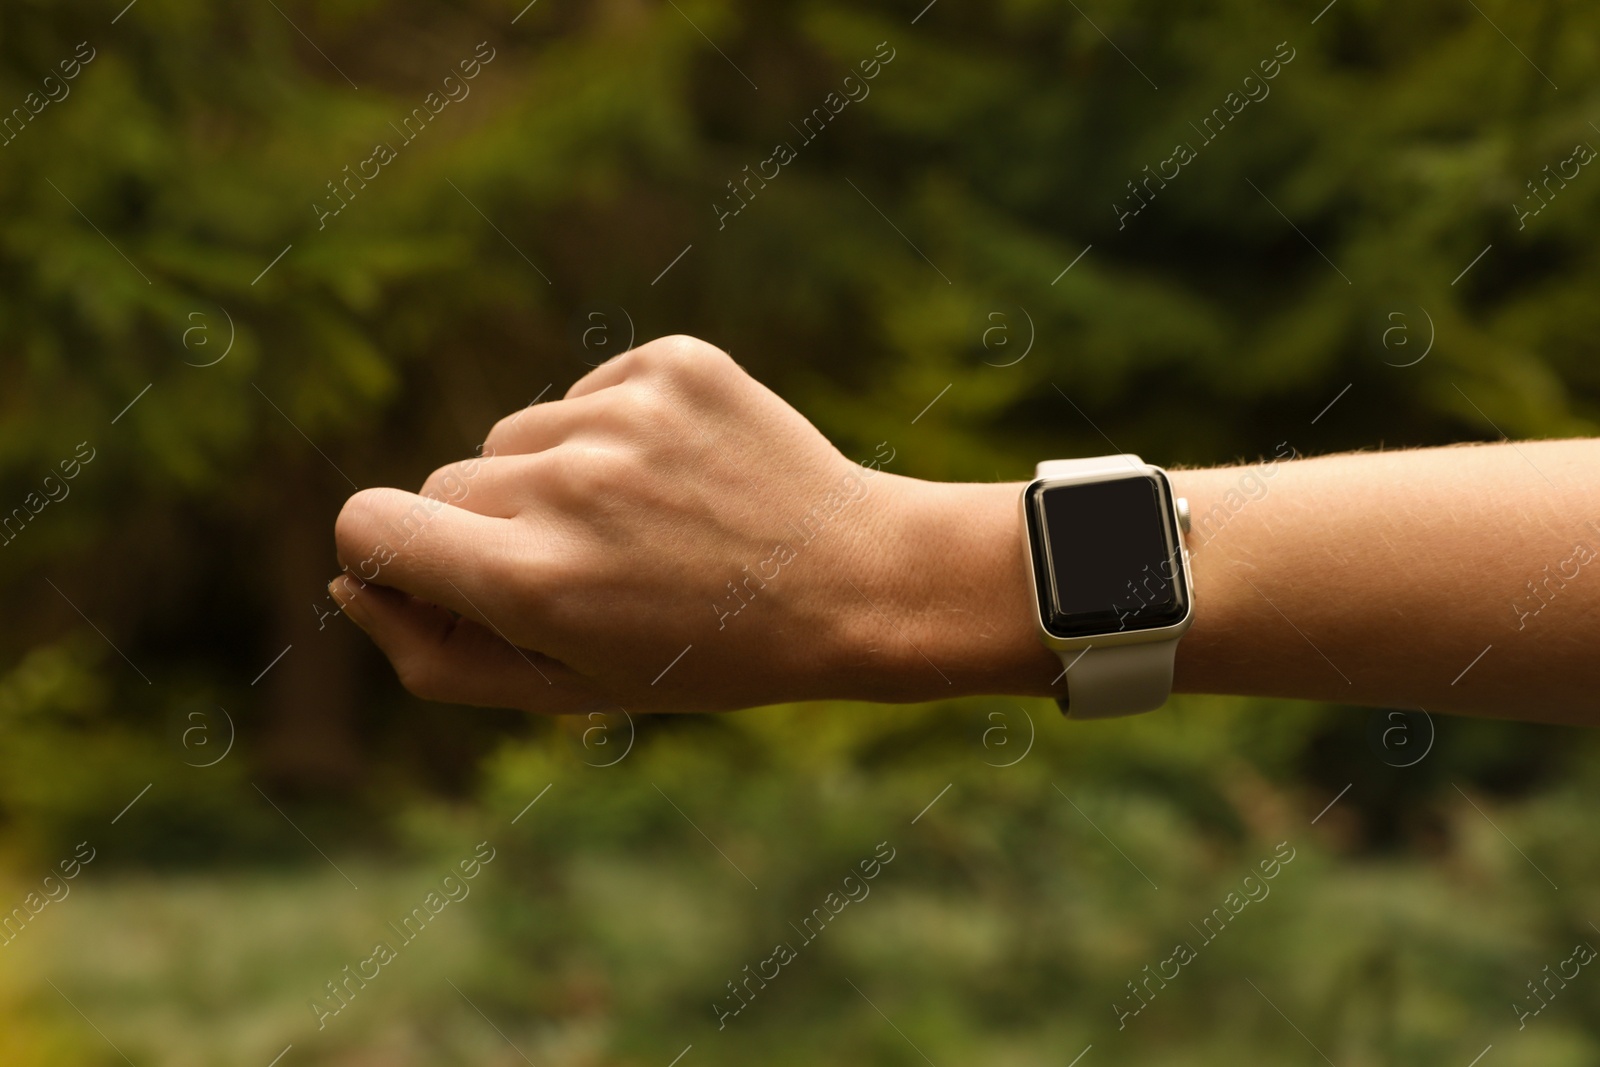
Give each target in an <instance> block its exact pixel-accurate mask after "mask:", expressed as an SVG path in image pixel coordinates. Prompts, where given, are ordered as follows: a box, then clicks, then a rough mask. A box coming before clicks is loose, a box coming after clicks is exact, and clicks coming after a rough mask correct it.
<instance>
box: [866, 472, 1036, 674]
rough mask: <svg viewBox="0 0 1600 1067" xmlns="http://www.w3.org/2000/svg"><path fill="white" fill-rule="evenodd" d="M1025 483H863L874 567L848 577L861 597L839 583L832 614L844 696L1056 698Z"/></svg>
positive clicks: (882, 479) (882, 477)
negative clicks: (1037, 605) (1042, 637)
mask: <svg viewBox="0 0 1600 1067" xmlns="http://www.w3.org/2000/svg"><path fill="white" fill-rule="evenodd" d="M1024 484H1025V483H1021V482H1007V483H945V482H926V481H920V480H917V479H913V478H904V477H900V476H897V475H891V474H887V473H883V474H879V475H877V476H876V477H875V478H874V479H873V483H872V485H871V488H870V490H869V491H870V492H872V493H875V494H881V497H882V507H880V508H877V509H874V513H875V515H877V517H878V522H879V523H880V524H881V525H880V526H879V528H877V529H875V530H873V531H871V532H870V533H869V535H868V536H869V537H870V538H871V552H870V557H869V558H871V559H872V561H873V564H872V566H870V567H867V568H863V569H862V571H861V579H862V580H856V581H854V583H853V584H854V585H856V586H857V587H859V592H856V591H852V590H851V588H850V586H849V585H846V586H845V587H844V589H845V595H846V596H847V597H849V598H850V599H849V600H847V601H846V603H847V604H848V605H849V606H848V607H847V608H846V610H845V611H843V612H842V613H841V616H842V622H843V625H842V628H841V630H842V632H841V637H842V657H843V663H842V669H843V674H844V676H845V679H846V688H847V690H848V692H849V693H850V695H852V696H856V697H859V698H861V699H870V700H875V701H884V702H914V701H926V700H940V699H946V698H950V697H957V696H971V695H976V694H991V693H1007V694H1014V695H1027V696H1050V695H1054V691H1053V688H1052V681H1053V679H1054V678H1055V677H1056V676H1057V675H1058V674H1059V673H1060V670H1061V665H1060V662H1059V660H1058V659H1057V658H1056V656H1055V655H1054V654H1053V653H1051V652H1050V651H1049V650H1048V649H1046V648H1045V647H1044V646H1043V645H1042V644H1041V643H1040V641H1039V637H1038V633H1037V629H1036V626H1035V622H1034V606H1033V599H1032V594H1031V592H1030V590H1029V583H1030V581H1031V580H1032V579H1031V577H1030V573H1031V572H1030V570H1029V562H1028V557H1027V550H1026V546H1025V542H1024V539H1023V531H1022V522H1021V513H1020V509H1019V507H1018V498H1019V495H1020V493H1021V491H1022V487H1023V485H1024ZM864 582H865V583H866V584H864ZM869 585H870V586H871V588H869Z"/></svg>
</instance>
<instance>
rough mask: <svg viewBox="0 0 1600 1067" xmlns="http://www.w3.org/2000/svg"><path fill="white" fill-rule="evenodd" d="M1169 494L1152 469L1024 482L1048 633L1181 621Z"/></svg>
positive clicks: (1180, 578) (1184, 603) (1180, 580)
mask: <svg viewBox="0 0 1600 1067" xmlns="http://www.w3.org/2000/svg"><path fill="white" fill-rule="evenodd" d="M1171 495H1172V494H1171V490H1170V488H1169V487H1168V485H1167V480H1166V478H1165V477H1164V476H1163V475H1161V474H1159V473H1155V474H1137V475H1134V476H1132V477H1127V478H1115V479H1112V480H1109V481H1099V482H1085V483H1082V484H1078V485H1051V484H1049V483H1048V482H1043V483H1037V484H1035V485H1033V486H1030V487H1029V489H1028V497H1027V500H1026V502H1025V505H1026V506H1025V507H1024V511H1025V513H1026V514H1027V518H1028V539H1029V542H1030V544H1031V545H1032V550H1033V573H1034V580H1035V581H1036V582H1037V583H1038V590H1039V607H1040V613H1041V615H1042V616H1043V618H1042V619H1041V621H1042V622H1043V623H1044V627H1045V629H1046V630H1047V631H1048V632H1049V633H1050V634H1052V635H1053V636H1055V637H1093V636H1099V635H1104V634H1114V633H1122V632H1127V631H1136V630H1154V629H1159V628H1161V627H1164V626H1172V625H1175V624H1177V623H1179V622H1182V621H1183V619H1184V616H1185V615H1186V614H1187V613H1188V609H1189V589H1188V585H1187V582H1186V581H1185V577H1184V572H1183V567H1182V565H1181V562H1180V561H1181V553H1182V549H1181V547H1180V546H1179V545H1178V542H1177V531H1176V530H1175V529H1174V527H1173V519H1172V515H1173V509H1172V502H1171Z"/></svg>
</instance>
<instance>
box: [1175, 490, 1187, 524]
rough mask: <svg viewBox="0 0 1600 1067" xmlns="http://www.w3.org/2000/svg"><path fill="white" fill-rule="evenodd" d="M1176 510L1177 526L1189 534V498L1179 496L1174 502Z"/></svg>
mask: <svg viewBox="0 0 1600 1067" xmlns="http://www.w3.org/2000/svg"><path fill="white" fill-rule="evenodd" d="M1175 503H1176V504H1177V508H1178V525H1179V526H1180V527H1181V528H1182V529H1183V532H1184V533H1188V532H1189V498H1188V497H1182V496H1180V497H1179V498H1178V499H1177V501H1176V502H1175Z"/></svg>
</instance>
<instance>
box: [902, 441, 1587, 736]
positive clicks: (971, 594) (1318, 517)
mask: <svg viewBox="0 0 1600 1067" xmlns="http://www.w3.org/2000/svg"><path fill="white" fill-rule="evenodd" d="M1597 461H1600V442H1595V441H1550V442H1527V443H1519V444H1516V445H1510V444H1506V445H1484V446H1471V447H1459V448H1448V449H1428V450H1418V451H1405V452H1387V453H1364V454H1355V455H1341V456H1329V457H1324V458H1320V459H1311V460H1298V461H1288V462H1275V463H1274V462H1268V463H1265V464H1259V465H1254V466H1248V467H1238V468H1220V469H1214V470H1189V471H1173V472H1171V478H1172V483H1173V487H1174V490H1175V492H1176V493H1177V494H1178V495H1179V496H1183V497H1187V498H1188V500H1189V503H1190V508H1191V513H1192V515H1193V520H1194V521H1193V529H1192V531H1191V533H1190V535H1189V539H1188V543H1189V546H1190V555H1191V561H1192V567H1193V584H1194V604H1195V612H1194V624H1193V626H1192V627H1191V629H1190V630H1189V632H1188V634H1187V635H1186V636H1185V637H1184V638H1183V640H1182V641H1181V642H1180V644H1179V651H1178V658H1177V675H1176V688H1177V689H1179V690H1180V691H1188V692H1205V693H1236V694H1253V695H1263V696H1281V697H1292V698H1300V699H1309V700H1328V701H1340V702H1347V703H1354V704H1373V705H1384V706H1393V707H1421V708H1426V709H1427V710H1429V711H1440V712H1447V711H1456V712H1470V713H1476V714H1485V715H1494V716H1497V717H1505V718H1528V719H1541V720H1547V721H1565V722H1587V723H1594V722H1600V687H1597V686H1596V682H1597V681H1600V655H1597V650H1600V555H1597V554H1600V476H1597V474H1596V469H1597V467H1600V462H1597ZM1020 488H1021V486H1020V484H1007V485H989V486H970V485H969V486H940V487H929V489H928V490H927V491H926V492H923V493H919V494H917V495H918V496H919V497H921V506H922V508H923V509H924V515H925V517H926V518H927V521H928V523H929V524H930V525H931V526H932V527H933V530H934V531H935V532H934V535H933V537H932V538H931V539H930V540H929V541H928V542H927V543H926V544H924V545H922V546H920V547H921V549H922V550H924V551H926V552H928V553H929V554H928V555H924V556H921V557H920V558H923V559H929V560H940V559H943V560H949V561H952V563H953V566H952V567H951V568H950V570H951V571H953V572H955V573H953V574H949V573H947V574H941V573H939V571H940V570H941V568H938V567H929V568H928V569H927V573H924V574H921V575H918V576H915V577H913V578H911V579H910V583H911V586H912V588H913V590H915V592H914V593H913V602H915V601H916V598H917V597H919V596H920V597H921V610H915V608H914V609H913V611H912V615H913V617H914V619H915V622H914V623H912V624H910V626H909V627H908V632H907V635H906V637H907V642H908V643H909V642H911V641H917V640H918V638H919V637H920V639H921V640H920V642H919V645H920V647H921V652H920V653H918V654H913V655H912V656H911V657H910V658H909V659H906V660H905V661H904V662H903V663H902V665H901V669H902V670H903V671H905V672H906V673H907V676H908V677H909V676H912V675H916V674H918V673H920V674H921V675H922V677H923V680H925V681H928V682H929V683H930V684H928V685H926V686H922V685H918V686H917V689H918V690H919V691H921V692H922V693H924V694H925V695H926V696H929V697H932V696H935V695H937V693H938V692H940V691H941V690H943V691H947V692H979V691H988V692H1012V693H1022V694H1033V695H1060V689H1059V686H1054V687H1053V686H1052V685H1051V682H1052V680H1053V679H1054V678H1055V677H1056V676H1057V675H1059V673H1060V669H1061V668H1060V663H1059V661H1058V660H1057V659H1056V657H1055V656H1053V655H1052V654H1050V653H1049V652H1047V651H1045V650H1044V649H1043V648H1042V647H1040V645H1039V643H1038V640H1037V638H1036V637H1035V636H1034V634H1033V630H1032V625H1031V619H1030V615H1031V611H1032V606H1031V603H1030V602H1029V596H1028V589H1027V582H1028V571H1027V562H1026V558H1025V556H1024V554H1023V549H1022V534H1021V530H1020V528H1019V519H1018V514H1017V505H1016V495H1017V492H1018V491H1019V490H1020ZM935 513H937V515H935ZM939 542H943V544H940V543H939ZM1591 572H1596V573H1591ZM908 606H909V605H908ZM1486 650H1487V651H1486ZM924 656H925V657H926V661H924V659H923V657H924ZM934 665H937V666H938V667H939V668H940V672H941V673H942V674H943V675H944V676H945V677H947V678H949V681H948V682H947V683H941V682H940V679H939V677H937V676H935V674H934V672H933V671H932V670H931V667H932V666H934Z"/></svg>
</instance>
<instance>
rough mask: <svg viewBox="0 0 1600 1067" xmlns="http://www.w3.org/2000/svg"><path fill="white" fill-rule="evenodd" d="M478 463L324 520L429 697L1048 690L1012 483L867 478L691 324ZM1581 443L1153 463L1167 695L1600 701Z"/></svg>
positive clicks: (1549, 706) (1430, 703)
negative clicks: (1167, 505) (1178, 634)
mask: <svg viewBox="0 0 1600 1067" xmlns="http://www.w3.org/2000/svg"><path fill="white" fill-rule="evenodd" d="M483 453H484V457H486V458H482V459H473V460H467V461H464V462H463V463H458V464H452V465H451V466H449V467H444V468H441V469H440V470H439V471H436V472H435V473H434V474H433V475H432V476H431V477H430V478H429V479H428V481H427V482H426V483H425V484H424V486H423V488H422V493H421V494H420V495H414V494H410V493H405V492H402V491H400V490H398V489H369V490H363V491H362V492H360V493H357V494H356V495H355V496H353V497H351V498H350V500H349V502H348V503H347V504H346V505H345V508H344V510H343V511H342V512H341V513H340V515H339V520H338V523H337V526H336V531H335V535H336V540H337V544H338V550H339V561H340V563H341V564H343V565H344V567H345V569H346V573H345V575H343V576H341V577H340V578H337V579H335V580H334V582H333V583H332V585H331V586H330V589H331V590H332V592H333V594H334V596H335V597H336V598H337V599H338V600H339V602H340V603H341V605H342V606H343V607H344V609H345V611H346V613H347V614H348V615H349V616H350V618H351V619H352V620H353V621H354V622H356V623H357V624H358V625H359V626H361V627H362V628H363V629H364V630H366V631H367V633H368V634H370V635H371V636H372V638H373V640H374V641H376V642H377V644H378V645H379V647H380V648H382V649H383V651H384V652H385V653H386V654H387V655H388V657H389V659H390V661H391V662H392V663H393V664H394V666H395V669H396V671H397V673H398V674H399V676H400V679H401V681H402V682H403V684H405V686H406V687H407V688H408V689H410V690H411V691H412V692H413V693H415V694H416V695H418V696H420V697H424V698H426V699H432V700H442V701H451V702H457V703H465V704H480V705H490V706H505V707H516V708H523V709H526V710H529V711H538V712H550V713H573V712H587V711H592V710H607V709H612V708H616V707H624V708H627V709H628V710H630V711H720V710H729V709H733V708H741V707H749V706H754V705H760V704H772V703H780V702H788V701H797V700H816V699H824V698H849V699H864V700H875V701H887V702H902V701H920V700H932V699H939V698H945V697H952V696H962V695H971V694H980V693H1009V694H1017V695H1032V696H1059V695H1061V694H1060V690H1059V689H1054V688H1052V682H1053V680H1054V679H1055V678H1056V677H1057V676H1058V675H1059V674H1060V673H1061V664H1060V661H1059V660H1058V659H1057V658H1056V657H1055V656H1054V655H1053V654H1052V653H1050V652H1048V651H1047V650H1045V649H1044V648H1043V646H1041V645H1040V643H1039V640H1038V638H1037V637H1036V635H1035V632H1034V627H1033V622H1032V619H1031V612H1032V605H1031V603H1030V600H1029V593H1028V581H1029V571H1028V563H1027V558H1026V555H1025V552H1024V548H1023V538H1022V532H1021V529H1020V517H1019V512H1018V507H1017V496H1018V493H1019V492H1020V490H1021V488H1022V483H999V484H952V483H935V482H924V481H919V480H916V479H911V478H904V477H900V476H898V475H894V474H889V473H887V472H881V471H875V470H872V469H870V468H863V467H862V466H860V465H858V464H856V463H854V462H852V461H851V460H849V459H847V458H846V457H845V456H844V455H842V454H841V453H840V452H839V451H838V450H837V449H836V448H834V447H833V445H831V444H830V443H829V442H828V441H827V440H826V439H825V438H824V437H823V436H822V435H821V434H820V433H819V432H818V431H817V430H816V429H815V427H813V426H812V425H811V424H810V423H809V422H807V421H806V420H805V418H804V417H803V416H801V415H800V414H799V413H798V412H796V411H795V410H794V409H793V408H791V407H790V406H789V405H788V404H786V403H785V402H784V401H783V400H781V399H780V398H779V397H777V396H776V395H775V394H773V393H772V392H771V391H770V390H768V389H766V388H765V387H764V386H762V385H761V384H760V383H758V382H756V381H755V380H754V379H753V378H751V377H749V375H747V374H745V373H744V371H743V370H741V369H740V368H739V367H738V366H737V365H736V364H735V363H734V362H733V361H732V360H731V359H729V358H728V357H727V356H726V355H725V354H723V353H722V352H720V351H718V350H717V349H715V348H713V347H711V346H709V345H706V344H703V343H701V342H699V341H695V340H693V339H690V338H682V337H676V338H663V339H661V340H658V341H654V342H651V343H650V344H647V345H644V346H641V347H640V348H637V349H634V350H633V351H631V352H628V353H626V354H624V355H622V356H619V357H618V358H616V359H614V360H612V361H611V362H609V363H607V364H605V365H604V366H602V367H600V368H598V369H596V370H595V371H594V372H592V373H590V374H589V375H587V376H585V377H584V378H583V379H581V380H580V381H579V382H578V383H577V384H575V385H574V386H573V387H572V389H571V390H569V391H568V393H567V396H566V398H565V399H563V400H559V401H554V402H548V403H543V404H539V405H536V406H534V407H531V408H527V409H524V410H523V411H521V412H518V413H517V414H515V415H512V416H508V417H507V418H506V419H503V420H501V422H500V423H498V424H497V425H496V426H495V427H494V429H493V430H492V431H491V432H490V434H489V438H488V440H487V441H486V442H485V447H484V449H483ZM1597 460H1600V442H1595V441H1546V442H1522V443H1517V444H1505V445H1483V446H1472V447H1461V448H1450V449H1432V450H1422V451H1412V452H1392V453H1379V454H1359V455H1344V456H1330V457H1324V458H1320V459H1312V460H1294V461H1272V462H1269V463H1266V464H1257V465H1253V466H1249V467H1241V468H1219V469H1214V470H1189V471H1173V472H1171V478H1172V482H1173V486H1174V489H1175V490H1176V492H1177V493H1178V494H1179V495H1180V496H1185V497H1187V498H1188V499H1189V501H1190V505H1191V509H1192V512H1193V515H1194V517H1195V529H1194V532H1193V533H1192V534H1191V536H1190V539H1189V547H1190V553H1191V557H1192V564H1193V578H1194V604H1195V614H1194V624H1193V627H1192V628H1191V629H1190V631H1189V633H1188V635H1187V636H1185V637H1184V639H1183V640H1182V642H1181V643H1180V645H1179V652H1178V660H1177V677H1176V687H1177V688H1178V689H1179V690H1180V691H1187V692H1206V693H1236V694H1254V695H1268V696H1280V697H1291V698H1301V699H1307V700H1327V701H1338V702H1344V703H1352V704H1373V705H1381V706H1392V707H1421V708H1426V709H1427V710H1429V711H1439V712H1448V711H1455V712H1465V713H1473V714H1481V715H1492V716H1497V717H1503V718H1519V719H1536V720H1543V721H1552V722H1573V723H1591V722H1597V721H1600V695H1597V688H1596V685H1595V683H1596V681H1600V655H1597V654H1596V651H1595V650H1596V649H1597V648H1600V573H1597V574H1590V573H1589V572H1591V571H1600V557H1597V555H1596V554H1597V553H1600V478H1597V477H1596V475H1595V474H1594V469H1595V465H1596V461H1597ZM1591 561H1593V562H1592V563H1591ZM1529 583H1532V584H1531V585H1530V584H1529ZM1485 649H1487V651H1484V650H1485ZM1480 653H1481V656H1480Z"/></svg>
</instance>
